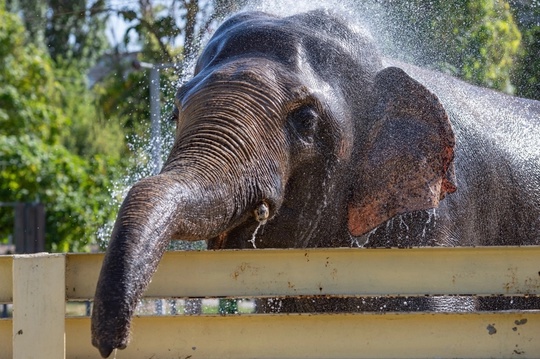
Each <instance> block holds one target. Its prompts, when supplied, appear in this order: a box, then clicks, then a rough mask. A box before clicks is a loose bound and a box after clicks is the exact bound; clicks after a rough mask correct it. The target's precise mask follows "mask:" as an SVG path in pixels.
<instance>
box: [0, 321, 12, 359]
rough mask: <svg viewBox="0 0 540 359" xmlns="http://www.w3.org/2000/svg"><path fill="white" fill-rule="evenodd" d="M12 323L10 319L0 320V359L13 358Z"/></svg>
mask: <svg viewBox="0 0 540 359" xmlns="http://www.w3.org/2000/svg"><path fill="white" fill-rule="evenodd" d="M12 323H13V321H12V320H11V319H0V359H11V358H13V344H12V343H11V338H12V328H13V325H12Z"/></svg>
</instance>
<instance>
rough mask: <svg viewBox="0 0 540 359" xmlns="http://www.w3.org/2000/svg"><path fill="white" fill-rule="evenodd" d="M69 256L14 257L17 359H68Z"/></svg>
mask: <svg viewBox="0 0 540 359" xmlns="http://www.w3.org/2000/svg"><path fill="white" fill-rule="evenodd" d="M64 278H65V256H64V255H59V254H56V255H55V254H46V253H39V254H29V255H16V256H14V257H13V330H12V336H11V338H12V340H13V358H14V359H26V358H28V359H30V358H42V359H49V358H50V359H53V358H64V353H65V351H64V346H65V343H64V317H65V301H66V296H65V280H64Z"/></svg>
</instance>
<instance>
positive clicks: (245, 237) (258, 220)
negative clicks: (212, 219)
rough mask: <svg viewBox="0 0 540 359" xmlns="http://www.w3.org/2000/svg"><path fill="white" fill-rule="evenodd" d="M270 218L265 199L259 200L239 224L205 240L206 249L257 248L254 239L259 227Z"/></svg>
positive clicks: (268, 207)
mask: <svg viewBox="0 0 540 359" xmlns="http://www.w3.org/2000/svg"><path fill="white" fill-rule="evenodd" d="M269 219H270V205H269V204H268V202H267V201H265V200H263V201H261V202H260V203H259V204H258V205H257V206H256V207H255V209H254V210H253V211H252V213H251V215H250V216H249V217H247V218H246V219H245V220H244V221H243V222H242V223H241V224H239V225H238V226H236V227H233V228H232V229H230V230H227V231H224V232H222V233H220V234H219V235H218V236H216V237H213V238H211V239H209V240H208V241H207V246H208V249H225V248H239V249H240V248H242V249H243V248H246V247H248V248H249V247H250V246H253V248H257V244H256V239H257V234H259V231H260V230H261V227H263V226H264V225H266V224H267V223H268V220H269Z"/></svg>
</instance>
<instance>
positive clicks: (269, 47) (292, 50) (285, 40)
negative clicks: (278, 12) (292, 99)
mask: <svg viewBox="0 0 540 359" xmlns="http://www.w3.org/2000/svg"><path fill="white" fill-rule="evenodd" d="M299 43H300V38H299V34H298V32H297V31H291V29H290V28H289V27H287V26H283V24H282V23H281V22H280V21H266V22H257V23H253V22H246V23H243V24H240V25H238V26H235V27H234V28H232V29H229V30H228V31H225V32H223V33H221V34H219V35H218V36H215V37H214V38H213V39H212V40H211V41H210V43H209V44H208V46H207V47H206V49H205V51H204V52H203V53H202V55H201V57H200V59H199V63H198V65H197V69H202V68H204V67H207V66H209V65H213V64H216V63H221V62H223V61H227V60H228V59H231V58H234V57H238V56H246V55H250V56H253V55H257V56H262V57H265V58H269V59H272V60H274V61H277V62H279V63H281V64H284V65H289V66H290V65H293V66H294V65H296V64H297V62H298V61H297V60H298V53H299V52H298V48H299Z"/></svg>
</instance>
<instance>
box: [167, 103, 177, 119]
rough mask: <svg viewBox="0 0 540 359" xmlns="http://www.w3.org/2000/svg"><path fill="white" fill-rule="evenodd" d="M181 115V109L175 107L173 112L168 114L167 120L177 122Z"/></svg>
mask: <svg viewBox="0 0 540 359" xmlns="http://www.w3.org/2000/svg"><path fill="white" fill-rule="evenodd" d="M179 117H180V111H179V110H178V107H176V106H175V107H174V109H173V110H172V112H171V114H170V115H169V116H168V118H167V121H169V122H177V121H178V119H179Z"/></svg>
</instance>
